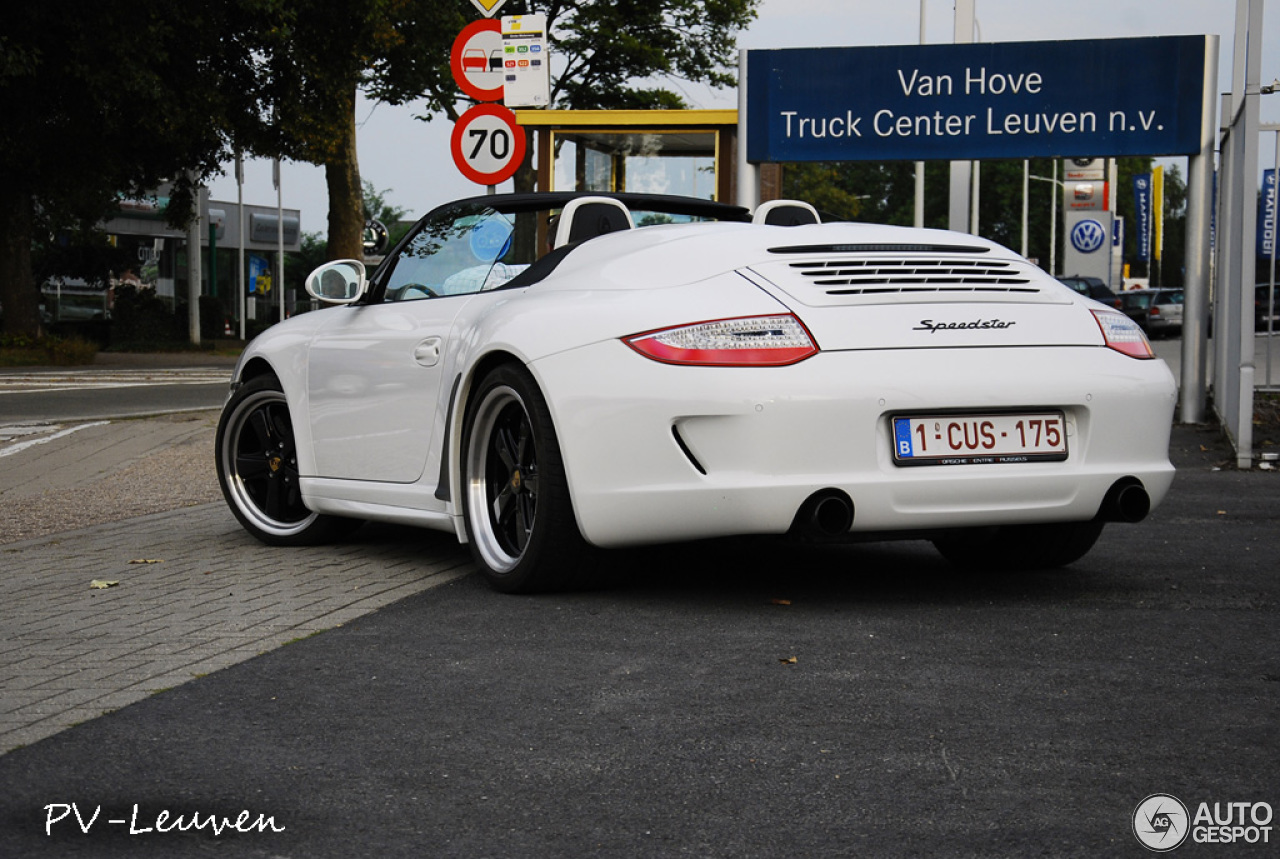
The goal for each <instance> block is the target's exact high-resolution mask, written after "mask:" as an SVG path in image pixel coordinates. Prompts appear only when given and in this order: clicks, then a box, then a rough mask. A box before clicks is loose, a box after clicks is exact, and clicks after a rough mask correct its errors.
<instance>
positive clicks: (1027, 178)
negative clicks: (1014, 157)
mask: <svg viewBox="0 0 1280 859" xmlns="http://www.w3.org/2000/svg"><path fill="white" fill-rule="evenodd" d="M1030 187H1031V162H1030V161H1029V160H1027V159H1026V158H1023V159H1022V255H1023V256H1024V257H1025V256H1026V255H1027V191H1028V190H1030Z"/></svg>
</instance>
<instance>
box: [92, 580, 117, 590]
mask: <svg viewBox="0 0 1280 859" xmlns="http://www.w3.org/2000/svg"><path fill="white" fill-rule="evenodd" d="M118 584H120V583H119V582H116V581H110V582H109V581H107V580H106V579H94V580H93V581H91V582H89V587H91V588H93V589H94V590H96V591H105V590H106V589H107V588H114V587H115V586H116V585H118Z"/></svg>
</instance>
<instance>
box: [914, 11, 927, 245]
mask: <svg viewBox="0 0 1280 859" xmlns="http://www.w3.org/2000/svg"><path fill="white" fill-rule="evenodd" d="M924 6H925V0H920V44H922V45H923V44H924ZM914 223H915V226H916V228H917V229H918V228H920V227H923V226H924V162H923V161H917V162H916V212H915V221H914Z"/></svg>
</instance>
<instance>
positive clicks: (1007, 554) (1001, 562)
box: [933, 520, 1103, 571]
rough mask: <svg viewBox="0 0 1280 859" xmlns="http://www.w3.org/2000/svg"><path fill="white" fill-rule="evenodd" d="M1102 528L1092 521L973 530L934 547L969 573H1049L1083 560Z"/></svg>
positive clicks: (935, 543)
mask: <svg viewBox="0 0 1280 859" xmlns="http://www.w3.org/2000/svg"><path fill="white" fill-rule="evenodd" d="M1102 526H1103V523H1102V522H1100V521H1097V520H1093V521H1089V522H1056V523H1052V524H1045V525H1004V526H1000V527H995V528H973V529H969V530H966V531H960V532H957V533H955V534H951V535H949V536H947V537H942V538H939V539H937V540H934V541H933V545H934V546H935V547H936V548H937V550H938V551H939V552H941V553H942V556H943V557H944V558H946V559H947V560H948V561H950V562H951V563H953V564H955V565H956V566H958V567H962V568H964V569H967V570H975V571H981V570H991V571H1010V570H1047V569H1052V568H1054V567H1065V566H1066V565H1068V564H1070V563H1073V562H1075V561H1078V560H1080V559H1081V558H1083V557H1084V556H1085V554H1086V553H1087V552H1088V551H1089V550H1090V549H1092V548H1093V544H1094V543H1096V542H1097V541H1098V537H1100V536H1101V535H1102Z"/></svg>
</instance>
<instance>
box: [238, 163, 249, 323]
mask: <svg viewBox="0 0 1280 859" xmlns="http://www.w3.org/2000/svg"><path fill="white" fill-rule="evenodd" d="M236 225H237V227H238V229H237V230H236V233H237V234H238V235H239V237H240V238H239V249H238V250H237V252H236V262H237V264H236V310H237V311H238V312H239V314H240V324H239V330H240V339H241V340H243V339H245V334H246V332H245V309H246V305H247V304H248V302H249V298H248V293H247V292H246V290H245V283H244V158H243V157H242V156H240V155H237V156H236Z"/></svg>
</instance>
